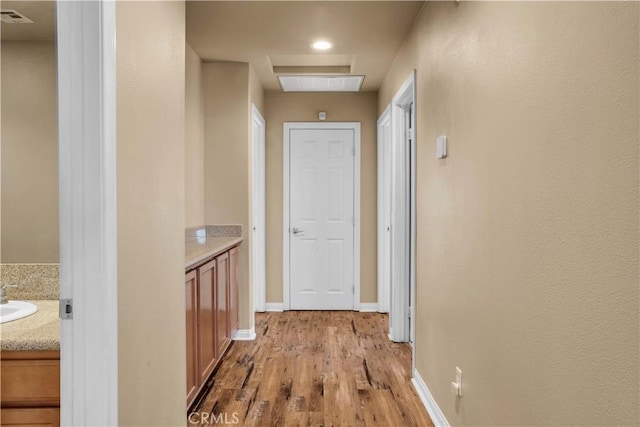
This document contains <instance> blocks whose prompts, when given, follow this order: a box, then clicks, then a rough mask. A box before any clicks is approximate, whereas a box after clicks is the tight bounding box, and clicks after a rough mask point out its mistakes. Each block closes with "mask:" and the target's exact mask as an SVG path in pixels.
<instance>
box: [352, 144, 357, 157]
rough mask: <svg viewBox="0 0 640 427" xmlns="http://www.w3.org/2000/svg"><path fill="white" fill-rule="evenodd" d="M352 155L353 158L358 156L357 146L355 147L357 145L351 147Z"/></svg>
mask: <svg viewBox="0 0 640 427" xmlns="http://www.w3.org/2000/svg"><path fill="white" fill-rule="evenodd" d="M351 155H352V156H353V157H355V156H356V146H355V145H354V146H352V147H351Z"/></svg>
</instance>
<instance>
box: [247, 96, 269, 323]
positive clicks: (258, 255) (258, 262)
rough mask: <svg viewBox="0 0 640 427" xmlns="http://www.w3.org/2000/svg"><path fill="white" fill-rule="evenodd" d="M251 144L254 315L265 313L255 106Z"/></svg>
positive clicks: (260, 139) (260, 145) (261, 149)
mask: <svg viewBox="0 0 640 427" xmlns="http://www.w3.org/2000/svg"><path fill="white" fill-rule="evenodd" d="M251 123H252V125H251V132H252V136H251V140H252V156H251V158H252V174H251V176H252V179H253V191H252V192H251V211H252V215H251V216H252V229H253V238H252V263H251V264H252V272H253V274H252V276H253V277H252V281H253V307H254V310H255V311H260V312H262V311H265V305H266V293H267V290H266V286H267V285H266V247H265V245H266V235H265V233H266V229H265V214H266V211H265V209H266V206H265V203H266V198H265V196H266V195H265V183H264V181H265V172H266V171H265V168H266V162H265V150H266V147H265V121H264V118H263V117H262V114H260V110H258V108H257V107H256V105H255V104H251ZM254 126H257V127H258V133H257V134H256V133H255V132H253V130H254Z"/></svg>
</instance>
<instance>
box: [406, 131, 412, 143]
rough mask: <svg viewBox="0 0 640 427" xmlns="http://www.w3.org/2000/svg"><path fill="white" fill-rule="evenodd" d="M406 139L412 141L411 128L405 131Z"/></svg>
mask: <svg viewBox="0 0 640 427" xmlns="http://www.w3.org/2000/svg"><path fill="white" fill-rule="evenodd" d="M407 138H408V139H409V141H413V128H409V129H408V130H407Z"/></svg>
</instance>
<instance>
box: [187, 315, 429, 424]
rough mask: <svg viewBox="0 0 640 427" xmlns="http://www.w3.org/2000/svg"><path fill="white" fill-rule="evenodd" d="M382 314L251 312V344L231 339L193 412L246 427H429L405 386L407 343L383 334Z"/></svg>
mask: <svg viewBox="0 0 640 427" xmlns="http://www.w3.org/2000/svg"><path fill="white" fill-rule="evenodd" d="M387 322H388V316H387V315H384V314H378V313H358V312H348V311H288V312H284V313H257V314H256V335H257V338H256V340H255V341H236V342H234V343H233V345H232V347H231V348H230V349H229V351H228V353H227V355H226V356H225V357H224V359H223V360H222V362H221V365H220V367H219V369H218V371H217V372H216V374H215V377H214V379H215V383H214V386H213V388H212V389H211V391H210V392H209V394H208V395H207V397H206V398H205V399H204V400H203V401H202V404H201V405H200V407H199V408H198V411H199V412H200V414H202V413H204V412H209V413H213V414H214V416H216V417H219V416H220V414H221V413H222V414H224V413H226V416H227V420H228V422H232V421H233V413H234V412H235V413H236V417H237V418H238V420H239V425H246V426H257V425H260V426H327V427H329V426H393V427H400V426H432V425H433V424H432V423H431V420H430V419H429V416H428V414H427V412H426V411H425V409H424V407H423V406H422V403H421V402H420V399H419V398H418V396H417V394H416V392H415V391H414V389H413V387H412V385H411V348H410V347H409V345H408V344H397V343H393V342H391V341H389V339H388V338H387V331H388V324H387Z"/></svg>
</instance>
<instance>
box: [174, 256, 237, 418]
mask: <svg viewBox="0 0 640 427" xmlns="http://www.w3.org/2000/svg"><path fill="white" fill-rule="evenodd" d="M237 257H238V248H237V246H236V247H233V248H231V249H230V250H229V251H226V252H223V253H221V254H219V255H217V256H215V257H214V258H213V259H209V260H207V261H206V262H205V263H203V264H202V265H200V266H198V267H197V268H194V269H192V270H190V271H188V272H187V273H186V276H185V300H186V328H187V330H186V338H187V339H186V344H187V390H186V391H187V408H189V407H191V405H192V404H193V403H194V402H195V400H196V398H197V397H198V395H199V394H201V392H202V390H203V388H204V387H205V384H206V383H207V381H208V380H209V377H210V376H211V374H212V373H213V371H214V369H215V367H216V364H217V363H218V362H219V361H220V359H221V358H222V356H223V355H224V352H225V351H226V350H227V348H228V347H229V344H230V343H231V336H232V334H233V332H234V331H235V330H236V329H237V328H238V274H237V265H238V260H237Z"/></svg>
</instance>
